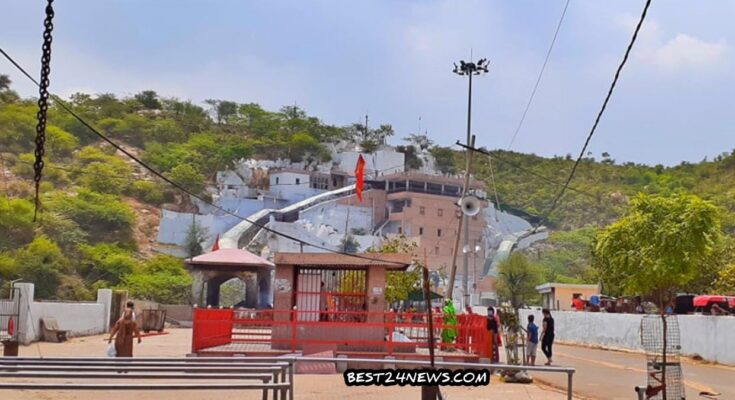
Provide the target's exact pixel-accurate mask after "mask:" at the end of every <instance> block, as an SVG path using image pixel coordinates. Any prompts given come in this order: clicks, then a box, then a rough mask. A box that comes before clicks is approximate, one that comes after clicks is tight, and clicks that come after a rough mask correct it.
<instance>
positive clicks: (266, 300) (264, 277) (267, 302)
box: [257, 271, 273, 308]
mask: <svg viewBox="0 0 735 400" xmlns="http://www.w3.org/2000/svg"><path fill="white" fill-rule="evenodd" d="M257 278H258V308H268V307H269V306H272V305H273V300H272V299H273V292H272V284H271V271H258V276H257Z"/></svg>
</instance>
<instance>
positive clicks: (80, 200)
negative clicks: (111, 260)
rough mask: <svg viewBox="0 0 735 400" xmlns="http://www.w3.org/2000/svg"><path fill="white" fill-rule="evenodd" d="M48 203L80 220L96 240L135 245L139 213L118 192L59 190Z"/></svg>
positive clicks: (63, 214)
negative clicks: (134, 227)
mask: <svg viewBox="0 0 735 400" xmlns="http://www.w3.org/2000/svg"><path fill="white" fill-rule="evenodd" d="M46 204H47V206H48V207H49V209H50V210H51V211H54V212H57V213H58V214H60V215H62V216H65V217H67V218H69V219H71V220H73V221H74V222H76V223H77V224H78V225H79V226H80V227H82V229H84V230H85V232H86V233H87V234H89V239H90V241H92V242H93V243H99V242H105V241H110V242H120V243H121V244H124V245H125V246H134V242H133V237H132V235H133V226H134V225H135V213H134V212H133V210H132V209H131V208H130V206H128V205H127V204H125V203H123V202H122V201H120V199H119V198H118V197H117V196H113V195H108V194H101V193H96V192H93V191H90V190H87V189H79V190H77V193H76V195H69V194H66V193H55V194H54V196H52V197H51V199H50V200H49V201H47V203H46Z"/></svg>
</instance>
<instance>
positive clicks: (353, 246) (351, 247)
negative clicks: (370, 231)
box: [339, 234, 360, 253]
mask: <svg viewBox="0 0 735 400" xmlns="http://www.w3.org/2000/svg"><path fill="white" fill-rule="evenodd" d="M339 247H340V249H341V250H342V251H343V252H345V253H357V252H358V251H360V242H358V241H357V239H355V237H354V236H352V235H350V234H347V235H345V237H344V238H342V241H341V242H340V245H339Z"/></svg>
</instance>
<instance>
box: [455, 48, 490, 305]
mask: <svg viewBox="0 0 735 400" xmlns="http://www.w3.org/2000/svg"><path fill="white" fill-rule="evenodd" d="M489 64H490V62H489V61H488V59H487V58H482V59H480V60H479V61H477V63H474V62H464V61H460V62H459V66H458V65H457V64H456V63H455V64H454V71H453V72H454V73H455V74H457V75H461V76H467V77H468V78H469V79H468V82H469V92H468V95H467V141H466V142H465V143H466V144H467V145H468V146H472V145H473V144H472V143H471V133H470V131H471V129H472V76H474V75H481V74H484V73H487V72H488V69H487V67H488V65H489ZM466 154H467V157H468V158H469V156H470V150H467V153H466ZM467 173H469V171H467ZM467 190H468V188H465V192H466V191H467ZM466 194H467V193H464V195H466ZM463 218H464V221H463V225H464V247H466V248H469V241H470V228H469V225H470V219H469V217H467V216H466V215H465V216H463ZM462 273H463V276H462V288H463V290H464V293H463V297H462V298H463V301H464V304H463V305H462V307H464V306H466V305H467V304H468V302H469V295H470V293H469V288H468V280H467V275H468V274H469V254H468V253H464V254H463V257H462ZM451 284H452V285H453V284H454V282H451Z"/></svg>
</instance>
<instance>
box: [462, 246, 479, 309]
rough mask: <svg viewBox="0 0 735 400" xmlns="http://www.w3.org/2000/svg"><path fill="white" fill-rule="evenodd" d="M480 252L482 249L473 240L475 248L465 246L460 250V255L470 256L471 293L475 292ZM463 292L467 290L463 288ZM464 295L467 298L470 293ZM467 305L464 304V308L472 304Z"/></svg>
mask: <svg viewBox="0 0 735 400" xmlns="http://www.w3.org/2000/svg"><path fill="white" fill-rule="evenodd" d="M480 250H482V248H481V247H480V245H478V244H477V239H475V246H474V247H470V246H469V245H465V246H464V247H463V248H462V253H463V254H464V255H465V256H467V255H469V254H472V270H473V273H472V276H473V278H472V282H473V283H472V287H473V291H474V292H477V253H479V252H480ZM465 291H467V288H466V287H465ZM464 295H465V296H469V295H470V293H469V292H465V293H464ZM471 299H472V298H471V297H470V302H469V303H471ZM469 303H468V304H466V305H465V306H467V305H469V306H471V305H473V304H469Z"/></svg>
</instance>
